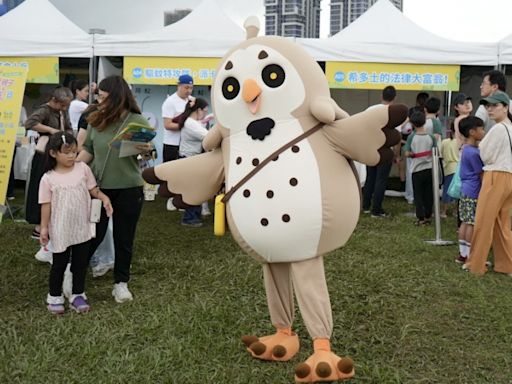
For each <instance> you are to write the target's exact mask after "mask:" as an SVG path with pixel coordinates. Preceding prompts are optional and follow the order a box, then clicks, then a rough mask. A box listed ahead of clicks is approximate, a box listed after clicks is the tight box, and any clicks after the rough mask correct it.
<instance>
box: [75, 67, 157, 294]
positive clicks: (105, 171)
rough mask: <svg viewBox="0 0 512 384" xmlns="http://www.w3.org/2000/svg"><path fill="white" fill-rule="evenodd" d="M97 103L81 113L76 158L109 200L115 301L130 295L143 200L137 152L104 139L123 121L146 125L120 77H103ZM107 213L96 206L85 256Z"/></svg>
mask: <svg viewBox="0 0 512 384" xmlns="http://www.w3.org/2000/svg"><path fill="white" fill-rule="evenodd" d="M98 89H99V97H98V101H99V105H98V107H97V110H95V111H93V112H92V113H91V114H90V115H89V116H88V118H87V121H88V123H89V129H88V130H87V137H86V139H85V143H84V145H83V150H82V151H81V152H80V154H79V155H78V158H77V161H85V162H87V163H89V165H90V166H91V168H92V170H93V172H94V175H95V176H96V180H97V182H98V186H99V187H100V188H101V191H102V192H103V193H105V194H106V195H107V196H108V197H109V198H110V200H111V202H112V207H113V209H114V214H113V216H112V218H113V221H114V223H113V224H114V232H113V237H114V249H115V261H114V283H115V284H114V289H113V291H112V295H113V296H114V298H115V300H116V301H117V302H118V303H122V302H124V301H130V300H133V296H132V294H131V292H130V291H129V290H128V285H127V283H128V281H129V279H130V265H131V260H132V253H133V240H134V238H135V230H136V228H137V222H138V220H139V216H140V212H141V209H142V202H143V200H144V199H143V191H142V187H143V184H144V181H143V180H142V177H141V172H140V168H139V165H138V161H137V156H136V155H134V156H127V157H119V149H118V148H115V147H111V146H110V145H109V144H110V142H111V141H112V139H113V138H114V136H115V135H116V134H117V133H118V132H119V131H120V130H122V129H123V128H125V127H126V126H127V125H128V124H129V123H137V124H142V125H147V126H148V127H149V125H148V123H147V121H146V119H145V118H144V117H143V116H142V115H141V112H140V109H139V107H138V105H137V102H136V101H135V98H134V97H133V95H132V93H131V91H130V88H129V87H128V84H127V83H126V81H125V80H124V79H123V78H122V77H120V76H109V77H107V78H105V79H103V80H102V81H101V82H100V84H99V86H98ZM137 149H138V150H140V152H141V153H142V152H147V151H150V150H151V149H152V145H151V144H150V143H147V144H144V143H143V144H140V145H139V146H137ZM107 226H108V217H107V214H106V212H105V209H102V213H101V219H100V222H99V223H98V224H97V226H96V237H95V238H94V239H93V240H92V244H91V250H90V255H91V256H92V255H93V253H94V252H95V251H96V248H97V247H98V245H99V244H100V243H101V242H102V241H103V237H104V236H105V232H106V231H107Z"/></svg>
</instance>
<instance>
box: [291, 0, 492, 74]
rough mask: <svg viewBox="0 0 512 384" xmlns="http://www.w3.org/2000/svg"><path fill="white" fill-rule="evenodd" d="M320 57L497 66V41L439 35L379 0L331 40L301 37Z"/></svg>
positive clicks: (384, 0) (339, 59)
mask: <svg viewBox="0 0 512 384" xmlns="http://www.w3.org/2000/svg"><path fill="white" fill-rule="evenodd" d="M297 41H298V42H299V43H300V44H302V45H303V46H304V47H305V48H306V49H307V50H308V51H309V52H310V54H311V55H313V56H314V57H315V58H316V59H317V60H326V61H327V60H329V61H358V62H379V63H418V64H461V65H464V64H465V65H496V64H497V60H498V47H497V44H495V43H476V42H475V43H470V42H461V41H454V40H450V39H445V38H442V37H440V36H437V35H435V34H433V33H431V32H429V31H427V30H425V29H423V28H421V27H420V26H418V25H417V24H415V23H414V22H413V21H411V20H410V19H408V18H407V17H406V16H405V15H404V14H403V13H402V12H400V11H399V10H398V9H397V8H396V7H395V6H394V5H393V4H391V3H390V2H389V1H388V0H379V1H378V2H376V3H375V4H374V5H373V6H372V7H371V8H370V9H368V11H366V12H365V13H364V14H363V15H362V16H361V17H359V18H358V19H357V20H355V21H354V22H353V23H352V24H350V25H349V26H348V27H347V28H345V29H343V30H341V31H340V32H338V33H337V34H335V35H334V36H332V37H330V38H327V39H297Z"/></svg>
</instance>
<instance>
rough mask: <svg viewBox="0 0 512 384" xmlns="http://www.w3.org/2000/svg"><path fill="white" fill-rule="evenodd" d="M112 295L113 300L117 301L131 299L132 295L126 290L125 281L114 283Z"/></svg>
mask: <svg viewBox="0 0 512 384" xmlns="http://www.w3.org/2000/svg"><path fill="white" fill-rule="evenodd" d="M112 296H114V300H115V301H116V302H117V303H124V302H125V301H132V300H133V295H132V293H131V292H130V291H129V290H128V284H127V283H117V284H114V289H113V290H112Z"/></svg>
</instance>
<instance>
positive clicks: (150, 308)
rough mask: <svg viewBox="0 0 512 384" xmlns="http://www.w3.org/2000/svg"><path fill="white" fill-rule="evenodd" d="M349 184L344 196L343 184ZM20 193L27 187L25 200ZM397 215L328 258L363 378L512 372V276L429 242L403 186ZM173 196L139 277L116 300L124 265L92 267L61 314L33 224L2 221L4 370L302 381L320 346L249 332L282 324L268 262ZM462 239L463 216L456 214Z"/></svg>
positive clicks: (147, 226)
mask: <svg viewBox="0 0 512 384" xmlns="http://www.w3.org/2000/svg"><path fill="white" fill-rule="evenodd" d="M340 198H341V197H340ZM18 200H19V198H18V199H17V200H16V201H18ZM384 205H385V208H386V209H387V210H389V211H390V212H391V213H392V217H390V218H386V219H380V218H379V219H377V218H371V217H369V216H368V215H366V216H364V215H363V216H362V217H361V219H360V221H359V225H358V227H357V229H356V231H355V232H354V234H353V236H352V238H351V239H350V240H349V242H348V244H347V245H346V246H345V247H344V248H343V249H340V250H337V251H335V252H333V253H332V254H330V255H328V256H327V257H326V259H325V264H326V273H327V281H328V286H329V291H330V295H331V302H332V308H333V318H334V324H335V327H334V335H333V339H332V344H333V349H334V350H335V352H337V353H338V354H339V355H349V356H351V357H352V358H353V359H354V361H355V364H356V378H355V379H354V380H352V382H353V383H512V278H510V277H507V276H504V275H500V274H496V273H488V274H487V275H486V276H484V277H483V278H476V277H473V276H472V275H470V274H467V273H465V272H463V271H461V269H460V266H459V265H458V264H456V263H455V262H454V258H455V256H456V255H457V248H456V247H455V246H450V247H434V246H431V245H428V244H426V243H424V242H423V240H425V239H431V238H433V237H434V228H433V227H415V226H414V225H413V224H412V223H413V221H414V219H413V218H412V217H407V216H405V215H404V213H406V212H408V211H411V210H412V206H409V205H407V204H406V203H405V201H404V200H403V199H396V198H395V199H389V198H388V199H386V200H385V203H384ZM179 218H180V214H179V213H177V212H167V211H166V210H165V201H164V200H163V199H158V200H157V201H155V202H147V203H146V204H145V206H144V211H143V214H142V218H141V220H140V222H139V228H138V232H137V238H136V241H135V256H134V260H133V266H132V280H131V282H130V289H131V290H132V292H133V294H134V296H135V300H134V301H133V302H131V303H127V304H122V305H120V304H116V303H115V302H114V300H113V298H112V297H111V290H112V275H111V272H109V273H108V274H107V275H106V276H103V277H100V278H94V279H93V278H92V277H91V276H88V278H87V294H88V296H89V299H90V303H91V305H92V312H90V313H88V314H86V315H78V314H75V313H71V312H66V314H65V315H64V316H62V317H60V318H56V317H54V316H52V315H50V314H49V313H48V312H47V310H46V307H45V303H44V301H45V298H46V293H47V289H48V286H47V280H48V272H49V266H48V264H42V263H40V262H38V261H36V260H35V259H34V253H35V252H36V251H37V249H38V246H37V244H36V242H35V241H34V240H31V239H29V235H30V233H31V230H32V227H31V226H30V225H27V224H20V223H13V222H12V221H10V220H4V222H3V223H2V224H0V245H1V252H0V310H1V315H0V383H48V384H50V383H187V384H188V383H191V384H196V383H197V384H200V383H228V384H231V383H291V382H293V373H294V367H295V365H296V364H298V363H299V362H301V361H303V360H304V359H306V358H307V357H308V356H309V354H310V353H311V340H310V339H309V337H308V334H307V331H306V329H305V326H304V324H303V322H302V319H301V318H300V314H299V312H298V310H297V319H296V323H295V330H296V331H297V332H298V333H299V336H300V338H301V343H302V349H301V352H300V353H299V355H298V356H296V357H295V358H294V359H293V360H292V361H291V362H287V363H265V362H260V361H257V360H253V359H252V358H250V357H249V355H248V354H247V353H246V352H245V350H244V347H243V346H242V343H241V341H240V336H241V335H243V334H246V333H256V334H258V335H264V334H268V333H271V332H273V329H272V327H271V324H270V322H269V317H268V313H267V306H266V299H265V293H264V288H263V278H262V272H261V267H260V265H259V264H258V263H257V262H255V261H254V260H252V259H251V258H250V257H249V256H247V255H245V254H244V253H243V252H242V251H241V250H240V248H239V247H238V246H237V245H236V243H235V242H234V241H233V240H232V239H231V237H230V236H229V235H227V236H224V237H223V238H216V237H214V236H213V226H212V221H211V219H210V220H209V221H208V223H207V225H206V226H204V227H203V228H199V229H194V228H184V227H182V226H180V225H179ZM443 235H444V236H443V237H444V238H448V239H452V240H455V220H454V219H453V218H451V219H447V220H444V221H443Z"/></svg>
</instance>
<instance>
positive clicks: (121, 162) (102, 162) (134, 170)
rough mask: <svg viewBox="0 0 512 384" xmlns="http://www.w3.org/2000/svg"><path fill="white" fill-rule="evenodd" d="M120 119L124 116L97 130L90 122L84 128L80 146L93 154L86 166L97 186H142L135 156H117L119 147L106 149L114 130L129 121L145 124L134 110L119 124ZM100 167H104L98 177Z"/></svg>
mask: <svg viewBox="0 0 512 384" xmlns="http://www.w3.org/2000/svg"><path fill="white" fill-rule="evenodd" d="M123 122H124V119H123V120H120V121H117V122H115V123H112V124H110V125H108V126H107V127H106V128H105V129H104V130H103V131H101V132H100V131H98V130H97V129H96V128H94V127H91V126H90V125H89V127H88V129H87V138H86V139H85V143H84V149H85V150H86V151H87V152H89V153H90V154H91V155H93V157H94V158H93V160H92V162H91V163H90V164H89V165H90V166H91V168H92V171H93V173H94V175H95V176H96V181H97V182H98V185H99V186H100V188H105V189H124V188H133V187H140V186H142V185H144V180H143V179H142V176H141V172H140V168H139V163H138V161H137V156H128V157H119V149H117V148H112V149H110V142H111V141H112V139H113V138H114V136H115V135H116V134H117V132H118V131H120V130H121V129H122V128H124V127H126V126H127V125H128V124H129V123H138V124H143V125H148V122H147V120H146V119H145V118H144V117H142V115H139V114H136V113H130V115H129V116H128V118H127V119H126V122H125V123H124V125H123V127H121V124H123ZM109 149H110V154H109ZM104 166H105V170H104V171H103V177H101V173H102V170H103V167H104ZM100 178H101V180H100Z"/></svg>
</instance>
